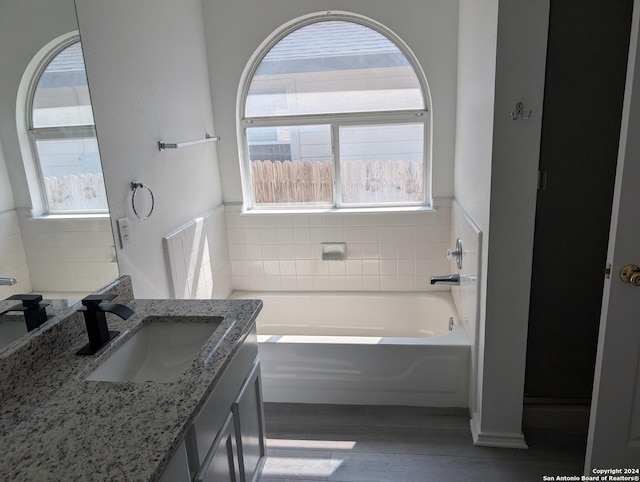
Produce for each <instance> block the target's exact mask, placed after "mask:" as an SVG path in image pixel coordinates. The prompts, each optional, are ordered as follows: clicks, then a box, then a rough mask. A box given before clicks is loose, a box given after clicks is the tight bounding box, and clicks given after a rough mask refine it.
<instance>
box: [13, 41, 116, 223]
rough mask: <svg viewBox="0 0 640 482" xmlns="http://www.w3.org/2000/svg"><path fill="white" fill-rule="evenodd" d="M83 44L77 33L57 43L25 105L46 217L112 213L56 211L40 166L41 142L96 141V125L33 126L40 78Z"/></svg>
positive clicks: (44, 59)
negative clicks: (56, 60)
mask: <svg viewBox="0 0 640 482" xmlns="http://www.w3.org/2000/svg"><path fill="white" fill-rule="evenodd" d="M76 43H80V35H79V34H78V33H77V32H76V33H74V34H70V35H67V36H65V38H64V39H63V40H61V41H60V42H57V43H56V44H55V46H54V47H53V48H50V49H49V50H48V52H47V53H46V54H45V55H44V56H43V57H42V58H41V59H40V61H39V62H38V65H37V67H36V69H35V72H34V74H33V75H32V77H31V80H30V82H29V86H28V89H27V95H26V106H25V117H26V119H25V123H26V127H27V136H28V139H29V147H30V151H31V156H32V159H33V164H34V167H35V172H36V175H37V178H38V190H39V196H40V199H41V202H42V206H43V212H44V214H46V215H76V214H83V215H92V214H95V215H104V214H108V213H109V209H108V208H107V209H76V210H69V209H65V210H55V209H52V208H51V207H50V206H49V200H48V199H47V195H46V189H45V185H44V175H43V173H42V166H41V165H40V156H39V154H38V148H37V145H36V143H37V141H39V140H51V139H76V138H77V139H87V138H93V139H96V142H97V135H96V129H95V124H91V125H89V124H86V125H76V126H61V127H34V125H33V102H34V99H35V95H36V90H37V88H38V83H39V82H40V78H41V77H42V75H43V74H44V71H45V70H46V69H47V67H48V66H49V64H50V63H51V61H53V59H54V58H55V57H56V56H57V55H58V54H59V53H60V52H62V51H63V50H65V49H66V48H68V47H70V46H71V45H74V44H76Z"/></svg>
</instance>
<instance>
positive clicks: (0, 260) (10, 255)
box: [0, 209, 31, 299]
mask: <svg viewBox="0 0 640 482" xmlns="http://www.w3.org/2000/svg"><path fill="white" fill-rule="evenodd" d="M0 276H2V277H5V278H15V279H16V281H17V282H18V283H17V284H15V285H13V286H0V299H4V298H7V297H8V296H11V295H13V294H16V293H31V281H30V277H29V267H28V266H27V257H26V254H25V251H24V245H23V243H22V234H21V232H20V224H19V223H18V215H17V214H16V211H15V210H14V209H12V210H10V211H5V212H3V213H0Z"/></svg>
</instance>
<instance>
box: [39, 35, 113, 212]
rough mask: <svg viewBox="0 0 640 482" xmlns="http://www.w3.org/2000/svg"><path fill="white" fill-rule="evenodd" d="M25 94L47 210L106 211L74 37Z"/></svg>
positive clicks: (80, 58)
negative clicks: (28, 97)
mask: <svg viewBox="0 0 640 482" xmlns="http://www.w3.org/2000/svg"><path fill="white" fill-rule="evenodd" d="M38 75H39V77H38V81H37V84H36V87H35V89H34V90H33V95H32V96H31V97H30V102H31V108H30V109H28V112H30V119H29V127H30V129H29V134H30V139H31V142H32V147H33V152H34V158H35V160H36V164H37V166H38V171H39V174H40V181H41V189H42V196H43V200H44V202H45V206H47V212H48V213H49V214H61V213H105V212H107V211H108V206H107V196H106V192H105V187H104V178H103V176H102V165H101V162H100V154H99V152H98V143H97V140H96V133H95V126H94V121H93V112H92V109H91V99H90V97H89V86H88V84H87V75H86V72H85V65H84V58H83V56H82V47H81V45H80V42H79V41H77V39H76V40H75V41H74V42H73V43H71V44H70V45H69V44H67V45H65V46H63V47H62V48H60V49H59V50H57V51H56V52H54V55H53V56H52V57H51V58H50V60H49V61H48V62H47V63H45V65H44V66H43V68H42V69H41V70H40V71H39V73H38Z"/></svg>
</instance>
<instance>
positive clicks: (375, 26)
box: [236, 11, 432, 212]
mask: <svg viewBox="0 0 640 482" xmlns="http://www.w3.org/2000/svg"><path fill="white" fill-rule="evenodd" d="M322 21H345V22H352V23H356V24H360V25H363V26H365V27H369V28H370V29H372V30H374V31H376V32H378V33H380V34H381V35H383V36H384V37H386V38H387V39H389V40H390V41H391V42H393V43H394V44H395V46H396V47H398V49H399V50H400V51H401V52H402V54H403V55H404V56H405V58H406V59H407V60H408V61H409V63H410V65H411V67H412V68H413V70H414V72H415V74H416V76H417V78H418V81H419V83H420V88H421V93H422V98H423V101H424V108H422V109H409V110H397V111H376V112H358V113H337V114H313V115H284V116H268V117H258V116H256V117H247V116H246V115H245V113H246V101H247V97H248V93H249V88H250V85H251V81H252V79H253V76H254V74H255V72H256V70H257V69H258V67H259V65H260V63H261V62H262V60H263V59H264V57H265V56H266V55H267V54H268V53H269V51H270V50H271V49H272V48H273V47H274V46H275V45H276V44H277V43H278V42H279V41H280V40H282V39H283V38H284V37H286V36H287V35H289V34H291V33H292V32H294V31H296V30H298V29H300V28H302V27H305V26H307V25H310V24H313V23H316V22H322ZM430 103H431V95H430V91H429V86H428V83H427V79H426V76H425V74H424V71H423V70H422V67H421V66H420V63H419V62H418V60H417V58H416V57H415V55H414V54H413V52H412V51H411V49H410V48H409V47H408V45H406V44H405V43H404V41H403V40H402V39H400V37H398V36H397V35H396V34H395V33H393V32H392V31H391V30H389V29H388V28H386V27H385V26H383V25H382V24H380V23H378V22H376V21H374V20H372V19H370V18H367V17H364V16H362V15H357V14H354V13H350V12H341V11H329V12H327V11H325V12H318V13H313V14H309V15H305V16H303V17H299V18H297V19H294V20H292V21H290V22H288V23H286V24H285V25H283V26H282V27H281V28H280V29H278V30H276V31H275V32H274V33H273V34H272V35H271V36H270V37H268V38H267V39H266V40H265V41H264V42H263V43H262V44H261V45H260V47H258V49H257V50H256V51H255V52H254V54H253V56H252V57H251V59H250V60H249V62H248V63H247V65H246V67H245V70H244V72H243V74H242V77H241V81H240V89H239V91H238V99H237V102H236V105H237V112H238V115H237V119H238V123H237V134H238V152H239V156H240V167H241V169H240V171H241V179H242V193H243V199H244V205H245V210H255V211H265V212H267V211H270V210H273V211H281V210H288V211H292V210H294V211H307V212H309V211H316V212H317V211H322V210H325V211H326V210H327V207H326V206H318V207H316V206H310V205H305V204H295V203H287V204H269V205H268V206H265V205H256V204H255V202H254V199H253V189H252V184H251V173H250V163H249V145H248V141H247V135H246V129H247V128H249V127H275V126H305V125H320V124H325V125H330V127H331V151H332V159H331V161H332V168H333V182H334V187H333V194H334V204H333V206H332V207H330V208H329V210H340V209H349V210H388V209H393V208H405V207H427V208H428V207H430V206H431V175H430V174H431V147H432V143H431V138H432V135H431V130H432V120H431V109H430ZM409 122H411V123H416V122H422V123H423V126H424V127H423V128H424V133H423V141H424V145H423V162H424V167H423V186H424V192H423V196H424V197H423V199H424V201H423V202H419V203H406V202H402V203H384V204H382V205H380V204H345V203H342V193H341V182H340V145H339V142H337V141H338V131H339V128H340V127H341V126H357V125H383V124H393V123H398V124H400V123H409Z"/></svg>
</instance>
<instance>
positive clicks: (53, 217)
mask: <svg viewBox="0 0 640 482" xmlns="http://www.w3.org/2000/svg"><path fill="white" fill-rule="evenodd" d="M31 219H36V220H38V221H40V220H42V221H65V220H69V219H72V220H83V219H87V220H90V219H109V213H95V214H91V213H82V214H80V213H78V214H41V215H40V216H33V217H32V218H31Z"/></svg>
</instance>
